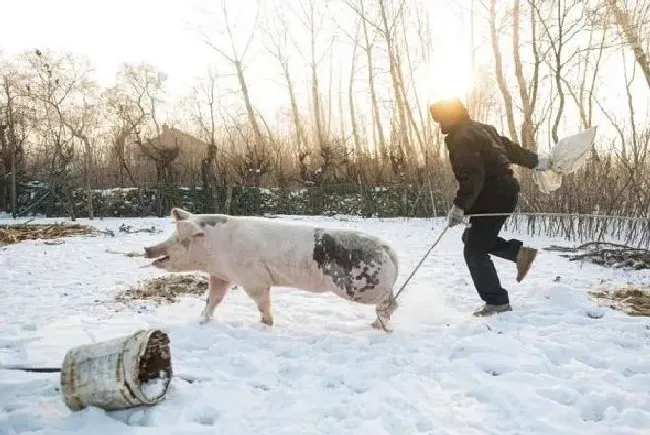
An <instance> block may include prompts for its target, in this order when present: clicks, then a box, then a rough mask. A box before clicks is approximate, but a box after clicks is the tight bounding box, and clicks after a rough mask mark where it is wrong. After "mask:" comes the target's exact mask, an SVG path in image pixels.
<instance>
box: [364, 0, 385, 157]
mask: <svg viewBox="0 0 650 435" xmlns="http://www.w3.org/2000/svg"><path fill="white" fill-rule="evenodd" d="M360 6H361V13H362V15H363V14H365V12H364V2H363V0H361V2H360ZM361 22H362V23H363V36H364V40H365V44H366V47H365V50H366V63H367V67H368V85H369V86H370V101H371V103H372V119H373V121H374V122H373V123H374V126H375V132H376V134H377V141H378V142H379V144H378V145H379V147H378V154H379V155H380V156H381V158H382V159H386V157H387V156H388V149H387V147H386V135H385V134H384V127H383V126H382V123H381V118H380V116H379V104H378V103H377V90H376V89H375V74H374V72H373V69H372V65H373V63H372V45H373V44H371V43H370V37H369V36H368V24H367V23H366V20H365V16H362V18H361ZM375 143H377V142H375Z"/></svg>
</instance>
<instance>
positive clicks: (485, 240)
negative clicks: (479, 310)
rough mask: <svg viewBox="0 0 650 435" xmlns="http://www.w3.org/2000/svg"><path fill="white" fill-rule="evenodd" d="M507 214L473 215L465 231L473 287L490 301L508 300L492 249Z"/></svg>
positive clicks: (505, 301) (485, 300)
mask: <svg viewBox="0 0 650 435" xmlns="http://www.w3.org/2000/svg"><path fill="white" fill-rule="evenodd" d="M506 218H507V217H506V216H489V217H487V216H486V217H476V218H474V217H472V218H470V224H471V226H470V227H469V228H467V229H466V230H465V233H464V234H463V243H464V249H463V256H464V257H465V263H466V265H467V267H468V269H469V272H470V275H471V277H472V281H473V282H474V287H475V288H476V291H477V292H478V294H479V296H480V297H481V299H482V300H483V301H484V302H485V303H486V304H489V305H504V304H508V303H509V299H508V292H507V291H506V290H505V289H504V288H503V287H501V283H500V282H499V277H498V275H497V272H496V269H495V268H494V263H493V262H492V259H491V258H490V255H489V254H490V251H492V250H493V249H494V246H495V244H496V243H497V239H498V234H499V231H501V227H502V226H503V224H504V223H505V221H506Z"/></svg>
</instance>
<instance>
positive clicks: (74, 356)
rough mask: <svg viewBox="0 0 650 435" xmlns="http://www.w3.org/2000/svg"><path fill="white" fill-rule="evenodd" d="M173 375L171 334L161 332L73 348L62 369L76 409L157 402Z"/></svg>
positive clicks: (63, 386) (67, 397) (63, 387)
mask: <svg viewBox="0 0 650 435" xmlns="http://www.w3.org/2000/svg"><path fill="white" fill-rule="evenodd" d="M171 378H172V366H171V352H170V349H169V337H168V336H167V334H166V333H164V332H162V331H160V330H157V329H149V330H141V331H138V332H135V333H134V334H131V335H128V336H123V337H119V338H115V339H113V340H109V341H104V342H101V343H94V344H86V345H82V346H78V347H74V348H72V349H70V350H69V351H68V352H67V353H66V355H65V358H64V359H63V366H62V368H61V391H62V393H63V398H64V401H65V404H66V405H67V406H68V408H70V409H72V410H73V411H78V410H81V409H83V408H85V407H87V406H95V407H98V408H102V409H105V410H118V409H125V408H132V407H134V406H140V405H155V404H156V403H158V402H160V401H161V400H162V399H163V398H164V396H165V394H166V393H167V388H168V387H169V382H170V381H171Z"/></svg>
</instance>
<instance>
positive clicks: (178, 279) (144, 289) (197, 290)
mask: <svg viewBox="0 0 650 435" xmlns="http://www.w3.org/2000/svg"><path fill="white" fill-rule="evenodd" d="M207 290H208V277H207V276H205V275H200V274H167V275H163V276H159V277H155V278H150V279H146V280H144V281H139V282H137V283H136V284H134V285H133V286H132V287H130V288H128V289H126V290H124V291H122V292H120V293H119V294H118V295H117V296H116V297H115V300H116V301H117V302H130V301H135V300H149V301H155V302H176V301H177V300H178V298H179V297H180V296H183V295H191V296H198V297H203V296H204V295H205V292H206V291H207Z"/></svg>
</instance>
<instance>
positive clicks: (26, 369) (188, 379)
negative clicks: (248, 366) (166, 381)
mask: <svg viewBox="0 0 650 435" xmlns="http://www.w3.org/2000/svg"><path fill="white" fill-rule="evenodd" d="M0 370H18V371H23V372H29V373H60V372H61V367H27V366H0ZM172 377H173V378H177V379H181V380H183V381H185V382H187V383H188V384H193V383H194V382H203V381H209V380H210V379H209V378H201V377H196V376H192V375H182V374H177V373H174V374H173V375H172Z"/></svg>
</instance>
